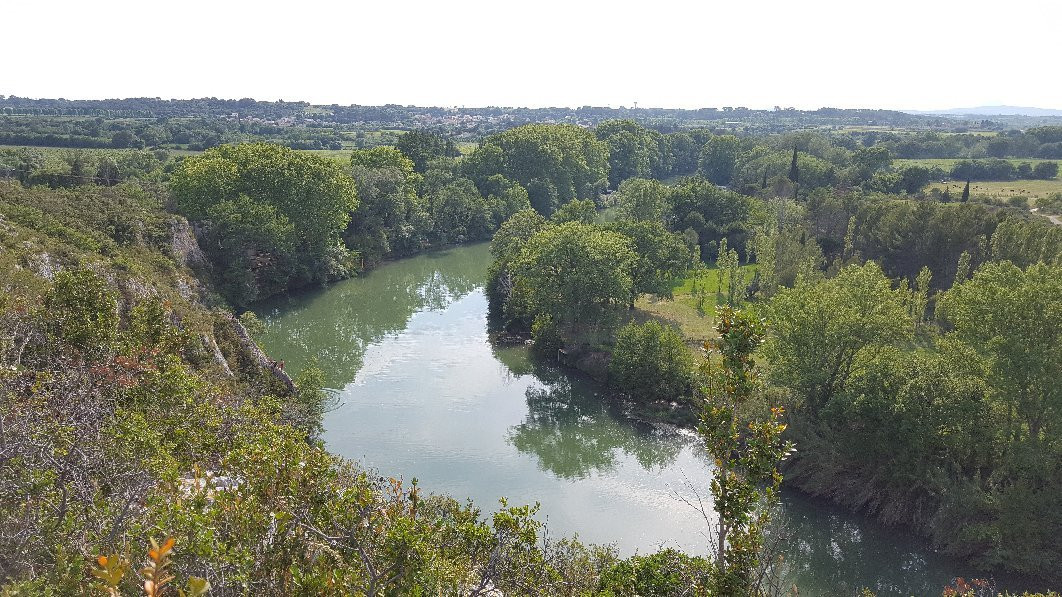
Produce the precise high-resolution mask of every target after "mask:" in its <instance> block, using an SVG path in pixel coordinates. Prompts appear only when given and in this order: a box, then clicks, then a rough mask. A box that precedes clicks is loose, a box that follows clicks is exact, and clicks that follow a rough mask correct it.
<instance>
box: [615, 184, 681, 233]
mask: <svg viewBox="0 0 1062 597" xmlns="http://www.w3.org/2000/svg"><path fill="white" fill-rule="evenodd" d="M667 195H668V188H667V187H666V186H665V185H663V184H662V183H660V182H657V181H655V180H647V179H644V178H630V179H627V180H625V181H623V183H621V184H620V186H619V190H618V191H617V193H616V202H617V204H618V206H619V210H620V213H621V215H622V217H623V219H626V220H636V221H645V222H661V223H668V222H669V221H670V216H671V214H670V212H671V209H670V205H668V200H667Z"/></svg>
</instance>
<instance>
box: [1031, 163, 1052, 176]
mask: <svg viewBox="0 0 1062 597" xmlns="http://www.w3.org/2000/svg"><path fill="white" fill-rule="evenodd" d="M1032 177H1033V178H1039V179H1042V180H1052V179H1054V178H1057V177H1058V162H1040V163H1039V164H1036V166H1034V167H1033V170H1032Z"/></svg>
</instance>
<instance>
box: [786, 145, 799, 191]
mask: <svg viewBox="0 0 1062 597" xmlns="http://www.w3.org/2000/svg"><path fill="white" fill-rule="evenodd" d="M789 182H791V183H793V199H796V198H797V189H798V188H799V187H800V167H799V166H798V165H797V150H796V147H794V148H793V161H792V162H791V163H790V164H789Z"/></svg>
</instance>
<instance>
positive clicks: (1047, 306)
mask: <svg viewBox="0 0 1062 597" xmlns="http://www.w3.org/2000/svg"><path fill="white" fill-rule="evenodd" d="M1059 296H1062V267H1059V266H1052V265H1046V264H1042V263H1039V264H1035V265H1032V266H1030V267H1029V268H1028V269H1026V270H1022V269H1021V268H1020V267H1018V266H1017V265H1014V264H1013V263H1010V262H1006V261H1004V262H999V263H989V264H986V265H984V266H982V267H981V268H980V269H978V270H977V272H976V273H975V274H974V276H973V278H971V279H969V280H965V281H963V282H958V283H956V284H955V286H954V287H953V288H952V289H951V290H949V291H948V292H946V293H944V295H943V297H942V298H941V299H940V301H939V303H940V311H941V315H942V318H943V319H944V321H946V322H947V323H948V324H950V325H951V326H953V328H954V331H953V332H952V333H951V334H949V337H951V338H954V339H955V340H958V341H960V342H962V343H964V344H966V345H967V346H969V347H970V348H971V349H974V350H975V351H976V352H977V353H979V354H980V355H981V356H982V357H983V360H982V362H981V365H982V366H983V367H984V368H985V373H986V375H985V378H986V379H987V380H988V383H989V384H990V385H991V387H992V389H993V398H994V400H996V401H998V402H1000V403H1002V404H1005V405H1006V407H1007V409H1006V412H1007V413H1009V414H1010V415H1011V416H1010V418H1009V420H1008V422H1007V424H1006V435H1007V437H1008V439H1009V440H1011V441H1015V440H1019V439H1023V438H1027V439H1030V440H1032V441H1033V442H1039V441H1041V440H1045V439H1047V438H1049V437H1051V436H1052V434H1057V432H1058V429H1059V425H1062V310H1060V309H1059V308H1058V297H1059Z"/></svg>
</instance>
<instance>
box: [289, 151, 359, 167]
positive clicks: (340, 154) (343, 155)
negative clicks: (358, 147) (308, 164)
mask: <svg viewBox="0 0 1062 597" xmlns="http://www.w3.org/2000/svg"><path fill="white" fill-rule="evenodd" d="M299 151H302V152H303V153H312V154H313V155H317V156H321V157H323V158H331V159H333V160H338V161H340V162H343V163H344V164H349V163H350V154H351V153H352V152H353V151H354V150H353V149H345V148H344V149H300V150H299Z"/></svg>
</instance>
